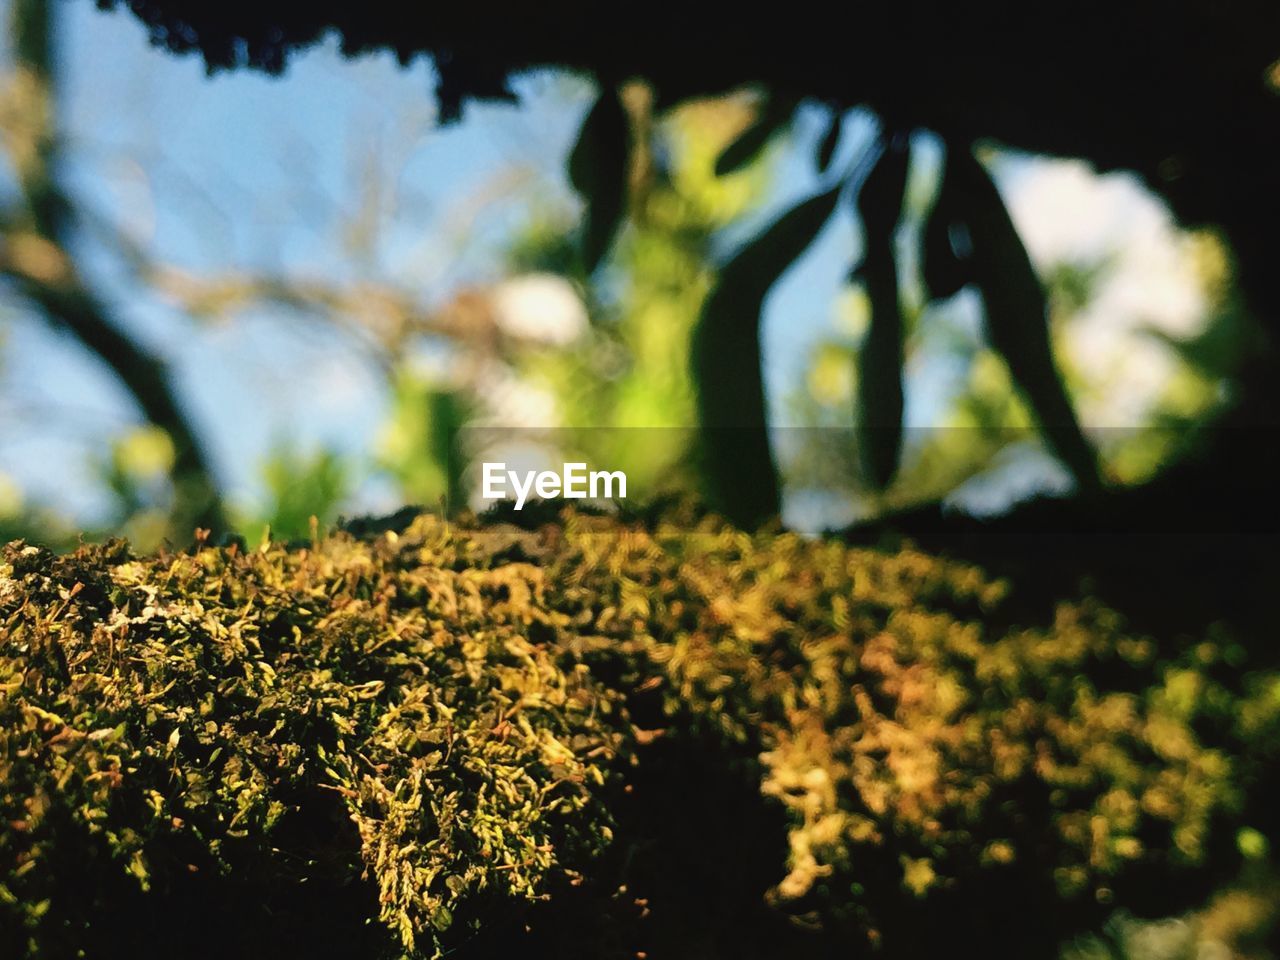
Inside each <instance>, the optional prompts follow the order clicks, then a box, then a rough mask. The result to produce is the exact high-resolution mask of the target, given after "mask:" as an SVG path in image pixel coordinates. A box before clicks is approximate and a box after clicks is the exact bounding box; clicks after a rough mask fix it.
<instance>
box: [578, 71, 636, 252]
mask: <svg viewBox="0 0 1280 960" xmlns="http://www.w3.org/2000/svg"><path fill="white" fill-rule="evenodd" d="M630 159H631V125H630V121H629V120H628V118H627V112H626V110H625V108H624V107H623V105H622V101H621V100H620V99H619V98H618V95H617V93H616V92H615V91H613V90H602V91H601V93H600V96H599V98H598V99H597V100H596V102H595V105H594V106H592V108H591V109H590V110H589V111H588V112H587V116H586V118H585V119H584V120H583V121H582V128H581V129H580V130H579V131H578V141H577V143H575V144H574V146H573V150H572V151H571V152H570V154H569V163H568V167H569V182H570V183H571V184H572V185H573V188H574V189H575V190H576V191H578V193H579V195H581V196H582V198H583V199H584V200H585V201H586V203H587V211H586V216H585V218H584V223H583V229H582V259H583V265H584V267H585V269H586V271H587V273H591V272H592V271H594V270H595V268H596V267H597V266H599V264H600V261H601V260H602V259H604V255H605V254H606V253H607V252H608V251H609V247H610V246H612V244H613V238H614V235H615V234H616V233H617V232H618V225H619V224H620V223H621V221H622V215H623V212H624V211H625V209H626V201H627V174H628V169H629V163H630Z"/></svg>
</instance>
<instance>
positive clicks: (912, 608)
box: [0, 512, 1280, 957]
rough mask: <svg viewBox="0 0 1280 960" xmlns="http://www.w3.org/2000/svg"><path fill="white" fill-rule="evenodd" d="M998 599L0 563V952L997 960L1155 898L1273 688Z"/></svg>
mask: <svg viewBox="0 0 1280 960" xmlns="http://www.w3.org/2000/svg"><path fill="white" fill-rule="evenodd" d="M1011 589H1013V590H1016V585H1014V586H1013V587H1011V586H1010V585H1009V584H1008V583H1005V582H999V581H992V580H990V579H988V578H987V577H986V576H984V575H983V574H982V572H981V571H979V570H977V569H976V568H973V567H970V566H965V565H963V564H959V563H955V562H950V561H945V560H941V559H938V558H936V557H933V556H930V555H927V554H924V553H920V552H917V551H913V550H910V549H906V550H900V551H897V552H892V553H887V552H879V551H875V550H870V549H862V548H852V547H849V546H846V545H843V544H839V543H835V542H830V541H822V540H811V539H805V538H801V537H798V536H795V535H792V534H785V533H773V534H769V533H766V534H755V535H751V536H748V535H745V534H743V533H741V532H739V531H736V530H734V529H732V528H729V527H727V526H725V525H724V524H722V523H720V522H719V521H717V520H715V519H714V518H702V519H696V520H694V519H691V518H687V517H679V518H677V517H671V518H669V519H667V520H652V521H646V522H639V521H619V520H615V519H610V518H605V517H595V516H586V515H582V514H575V513H572V512H566V513H564V514H563V515H562V516H560V517H559V518H557V519H555V520H554V521H553V522H548V523H546V524H544V525H542V526H540V527H539V528H538V529H535V530H521V529H517V528H515V527H512V526H509V525H506V524H501V523H489V524H485V523H479V522H475V521H462V522H445V521H443V520H440V519H439V518H435V517H431V516H422V517H419V518H418V519H416V520H414V521H413V522H412V523H411V524H410V525H409V526H408V527H407V528H406V529H403V530H402V531H400V532H398V533H397V532H395V531H390V530H384V531H378V532H366V533H365V534H364V535H363V536H361V537H357V536H354V535H352V534H350V533H336V534H333V535H328V536H325V537H322V538H319V539H317V540H316V541H315V542H314V543H311V544H309V545H307V546H305V547H303V546H296V545H295V546H293V547H291V548H290V547H285V546H281V545H274V544H268V545H264V546H263V547H261V548H259V549H252V550H243V549H237V548H235V547H232V548H214V547H210V546H202V547H200V548H198V549H195V550H193V551H190V552H184V553H161V554H158V555H155V556H149V557H135V556H133V555H132V554H131V553H130V552H129V550H128V548H127V546H126V545H124V544H122V543H118V542H116V543H108V544H106V545H103V546H92V547H84V548H82V549H80V550H79V551H77V552H76V553H74V554H72V555H69V556H55V555H53V554H50V553H48V552H45V551H41V550H38V549H36V548H33V547H29V546H25V545H23V544H21V543H15V544H10V545H9V546H8V547H6V548H4V553H3V557H2V558H0V823H3V827H2V828H0V933H2V934H3V939H2V940H0V952H2V953H3V954H4V955H5V956H15V957H23V956H27V957H62V956H68V957H69V956H87V957H94V956H118V955H126V954H127V955H133V956H139V957H142V956H148V957H149V956H157V957H158V956H165V957H174V956H214V955H217V956H226V955H232V954H235V953H237V952H238V953H240V954H243V955H264V956H265V955H287V956H304V955H305V956H311V957H315V956H356V955H359V956H370V957H374V956H379V955H385V956H397V955H408V956H414V955H426V956H430V955H433V954H437V953H444V954H447V955H451V956H489V955H495V951H496V952H507V951H514V950H521V951H522V952H524V953H525V955H527V956H537V955H543V954H545V955H548V956H570V955H581V956H610V955H616V956H635V955H636V953H637V952H644V953H649V954H650V955H651V956H659V955H661V956H694V955H698V956H726V957H727V956H736V957H743V956H746V957H750V956H761V957H763V956H772V955H779V951H784V950H785V951H788V953H792V954H796V955H803V954H807V955H813V956H827V955H832V956H834V955H837V954H838V955H842V956H848V955H849V954H850V953H854V954H857V953H859V952H861V951H863V950H867V951H870V950H872V949H873V948H879V950H880V951H881V952H882V954H884V953H887V954H889V955H912V954H914V953H917V952H918V951H920V950H926V949H936V948H937V946H938V944H945V943H946V942H948V941H949V940H954V938H955V937H957V936H959V937H965V938H967V939H968V941H969V942H970V943H971V944H972V945H974V946H975V947H978V946H980V947H982V949H984V950H986V951H988V952H989V953H994V954H997V955H1010V956H1012V955H1023V956H1029V955H1035V954H1036V953H1037V952H1040V953H1042V952H1044V951H1045V950H1048V949H1050V948H1052V946H1053V945H1054V944H1055V943H1057V942H1058V941H1059V940H1060V939H1061V938H1063V937H1065V936H1068V935H1070V934H1071V933H1072V932H1073V931H1075V930H1077V929H1082V928H1087V927H1088V925H1089V924H1091V923H1096V922H1097V919H1098V917H1099V916H1101V915H1103V914H1104V913H1105V912H1106V911H1108V910H1110V909H1112V908H1113V907H1114V906H1115V905H1117V904H1121V905H1134V907H1135V908H1136V909H1139V910H1141V909H1152V910H1158V911H1161V912H1165V913H1171V912H1174V911H1176V910H1178V909H1181V908H1183V907H1184V906H1185V905H1186V904H1187V903H1191V902H1194V900H1195V898H1196V897H1197V896H1199V895H1201V894H1202V893H1203V892H1204V891H1206V890H1207V889H1209V885H1210V884H1212V883H1213V882H1216V881H1217V880H1220V879H1221V878H1222V877H1224V876H1229V875H1231V873H1232V871H1234V870H1235V869H1236V867H1237V865H1238V860H1239V854H1238V853H1236V852H1235V848H1236V836H1237V833H1236V831H1237V830H1238V828H1239V826H1240V825H1241V823H1242V822H1243V821H1242V818H1245V817H1247V816H1248V815H1249V814H1248V811H1249V810H1250V809H1251V805H1255V806H1256V804H1254V803H1253V801H1254V800H1255V799H1256V797H1252V796H1251V790H1252V788H1253V785H1255V784H1256V783H1259V782H1261V779H1262V778H1263V772H1264V771H1265V770H1268V769H1272V766H1271V764H1270V761H1271V760H1272V759H1274V758H1273V757H1272V756H1271V755H1270V754H1271V752H1272V751H1273V749H1274V748H1272V747H1270V746H1269V744H1271V743H1274V742H1275V741H1276V738H1275V733H1276V732H1277V727H1278V725H1280V696H1278V695H1277V693H1278V691H1280V685H1278V683H1277V680H1276V678H1275V677H1274V676H1273V675H1270V674H1265V673H1261V672H1252V673H1248V672H1246V671H1244V670H1242V669H1241V667H1240V665H1239V664H1238V663H1237V662H1235V659H1234V658H1236V657H1238V656H1239V655H1240V651H1239V650H1238V649H1237V648H1236V647H1235V645H1234V644H1232V643H1231V642H1230V641H1229V640H1227V639H1224V638H1221V637H1217V638H1208V639H1204V640H1202V641H1200V642H1196V643H1192V644H1182V645H1181V646H1180V647H1179V648H1178V649H1172V648H1170V647H1168V646H1167V645H1165V644H1162V643H1161V642H1160V639H1159V638H1145V637H1135V636H1130V635H1128V634H1127V633H1126V631H1125V626H1124V622H1123V620H1122V618H1121V617H1120V616H1119V615H1118V614H1117V613H1115V612H1112V611H1110V610H1108V609H1105V608H1104V607H1102V606H1100V605H1099V604H1097V603H1096V602H1093V601H1091V600H1089V599H1088V598H1082V599H1076V600H1073V601H1070V602H1064V603H1062V604H1061V605H1059V607H1058V609H1057V612H1056V615H1055V616H1054V617H1053V618H1052V620H1051V621H1050V622H1048V623H1040V624H1035V623H1016V622H1012V620H1011V614H1010V612H1009V611H1010V610H1012V609H1013V608H1012V607H1011V606H1010V605H1009V604H1008V601H1007V595H1008V594H1009V592H1010V590H1011ZM1241 677H1243V678H1244V680H1241V679H1239V678H1241ZM1263 828H1264V830H1265V825H1263ZM1170 878H1173V879H1175V880H1176V883H1175V884H1173V885H1172V888H1171V886H1170V883H1169V881H1170ZM1180 901H1185V902H1180Z"/></svg>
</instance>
